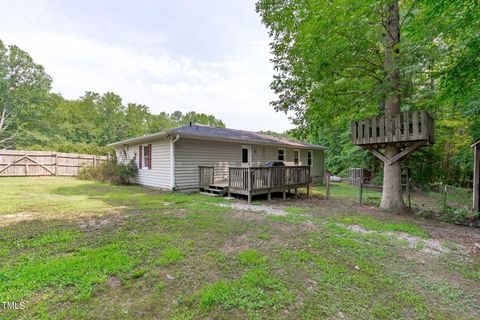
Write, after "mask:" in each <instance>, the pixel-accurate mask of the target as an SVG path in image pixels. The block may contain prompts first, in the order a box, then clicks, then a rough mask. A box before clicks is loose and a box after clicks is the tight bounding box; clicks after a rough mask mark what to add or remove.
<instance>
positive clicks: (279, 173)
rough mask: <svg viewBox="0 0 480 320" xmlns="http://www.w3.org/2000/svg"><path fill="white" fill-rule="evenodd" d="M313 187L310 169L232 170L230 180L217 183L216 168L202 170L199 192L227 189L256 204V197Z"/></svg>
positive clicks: (240, 168)
mask: <svg viewBox="0 0 480 320" xmlns="http://www.w3.org/2000/svg"><path fill="white" fill-rule="evenodd" d="M309 186H310V167H309V166H287V167H271V168H265V167H229V168H228V180H227V181H224V180H223V181H216V180H215V168H214V167H213V166H200V167H199V188H200V189H201V190H202V189H203V190H213V189H216V188H217V189H218V188H219V187H224V190H226V191H227V192H228V194H241V195H246V196H247V197H248V201H249V202H250V201H251V200H252V196H253V195H258V194H268V197H269V198H270V196H271V193H272V192H283V196H284V198H285V197H286V192H287V191H288V190H290V189H294V190H296V189H297V188H300V187H306V188H307V194H308V191H309Z"/></svg>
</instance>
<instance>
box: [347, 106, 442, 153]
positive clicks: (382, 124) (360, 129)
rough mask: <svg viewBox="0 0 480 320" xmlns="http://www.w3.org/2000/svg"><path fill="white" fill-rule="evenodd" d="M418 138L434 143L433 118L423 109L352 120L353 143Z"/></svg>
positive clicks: (364, 143)
mask: <svg viewBox="0 0 480 320" xmlns="http://www.w3.org/2000/svg"><path fill="white" fill-rule="evenodd" d="M420 140H426V141H428V142H429V143H434V138H433V118H432V117H431V116H430V115H429V114H428V113H427V112H425V111H423V110H421V111H410V112H402V113H401V114H398V115H395V116H388V117H387V116H378V117H374V118H370V119H366V120H362V121H353V122H352V142H353V144H355V145H368V144H383V143H391V142H409V141H420Z"/></svg>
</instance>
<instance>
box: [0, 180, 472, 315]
mask: <svg viewBox="0 0 480 320" xmlns="http://www.w3.org/2000/svg"><path fill="white" fill-rule="evenodd" d="M334 187H335V188H338V189H337V190H338V191H341V192H342V193H343V195H342V197H340V198H339V200H338V203H335V202H332V201H330V202H329V203H330V204H326V203H325V202H323V200H311V201H309V203H308V204H307V205H308V206H304V205H303V203H302V201H301V200H300V201H297V200H291V201H292V202H291V203H290V205H289V206H288V207H287V208H286V209H285V211H287V212H288V215H286V216H265V215H264V214H259V215H258V216H254V215H253V213H252V214H251V215H245V214H237V212H236V211H234V210H232V209H229V208H225V207H221V206H217V205H216V204H218V203H220V202H223V200H222V199H217V198H210V197H203V196H199V195H196V194H187V193H169V192H161V191H157V190H154V189H148V188H142V187H139V186H126V187H125V186H124V187H122V186H113V185H108V184H104V183H97V182H91V181H80V180H76V179H73V178H38V179H37V178H1V180H0V228H1V230H0V243H1V246H0V301H25V302H26V309H25V310H22V311H19V310H1V309H0V318H2V319H18V318H24V319H85V318H87V319H92V318H118V319H138V318H140V319H142V318H146V319H149V318H155V317H156V318H161V319H227V318H231V319H247V318H248V319H319V318H320V319H321V318H326V319H336V318H348V319H450V318H464V319H469V318H470V319H474V318H478V317H479V316H480V314H479V310H478V300H479V299H480V292H479V291H480V290H479V289H478V288H479V281H480V279H479V275H478V270H479V267H478V266H479V261H478V259H476V258H475V257H473V258H472V257H470V256H469V257H467V256H465V255H464V254H463V253H462V249H461V246H459V245H458V244H456V243H455V242H454V239H452V240H449V243H448V247H449V248H455V250H453V249H452V250H451V251H450V252H449V253H447V254H443V255H431V256H428V255H425V254H424V253H422V251H421V250H422V247H423V246H424V245H425V243H420V244H419V245H418V247H417V248H412V247H409V246H406V245H405V244H402V243H401V241H395V240H394V239H392V237H390V236H388V235H385V234H384V233H385V232H404V233H408V234H410V235H413V236H416V237H421V238H424V239H428V238H429V237H430V235H429V233H428V232H427V231H425V230H426V228H424V224H425V223H426V222H424V221H423V222H421V221H416V220H415V221H412V220H408V221H406V220H405V219H398V217H396V216H393V215H391V216H389V215H387V214H386V213H382V212H378V213H377V214H376V215H373V214H371V211H368V210H365V211H362V212H358V210H363V209H362V208H361V207H360V208H356V207H352V208H354V209H351V208H349V207H348V206H344V204H345V203H349V202H353V201H355V200H356V196H357V194H356V193H355V192H352V188H350V187H349V186H343V185H338V186H334ZM318 192H319V191H318V190H315V189H314V190H313V193H318ZM320 192H321V191H320ZM273 201H275V200H273ZM315 201H318V202H315ZM370 210H371V209H370ZM353 224H355V225H359V226H361V227H362V228H365V229H367V230H372V231H375V232H371V233H360V232H355V231H352V230H349V229H348V228H347V227H346V225H353ZM437 230H438V227H437ZM437 232H438V231H437ZM418 255H421V259H419V260H417V259H416V257H417V256H418Z"/></svg>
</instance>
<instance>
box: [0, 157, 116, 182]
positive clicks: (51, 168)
mask: <svg viewBox="0 0 480 320" xmlns="http://www.w3.org/2000/svg"><path fill="white" fill-rule="evenodd" d="M106 160H107V157H105V156H96V155H91V154H76V153H58V152H49V151H24V150H0V176H2V177H18V176H75V175H77V174H78V171H79V169H80V168H81V167H84V166H96V165H97V164H99V163H101V162H103V161H106Z"/></svg>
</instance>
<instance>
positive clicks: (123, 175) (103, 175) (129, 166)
mask: <svg viewBox="0 0 480 320" xmlns="http://www.w3.org/2000/svg"><path fill="white" fill-rule="evenodd" d="M137 172H138V168H137V165H136V163H135V157H134V158H133V159H132V160H130V161H129V162H128V163H126V164H125V163H121V162H118V161H117V159H116V158H113V159H112V160H107V161H106V162H104V163H101V164H99V165H97V166H95V167H84V168H82V169H81V170H80V172H79V173H78V178H79V179H82V180H98V181H103V182H110V183H113V184H124V185H126V184H130V180H131V179H132V178H133V177H134V176H135V174H136V173H137Z"/></svg>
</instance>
